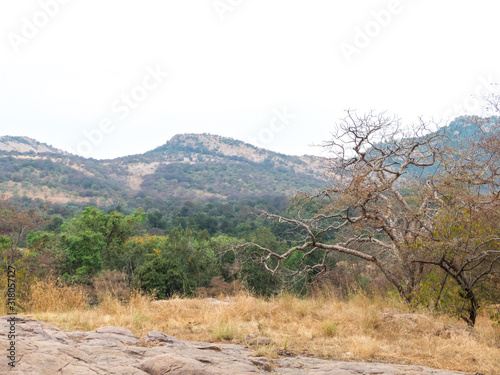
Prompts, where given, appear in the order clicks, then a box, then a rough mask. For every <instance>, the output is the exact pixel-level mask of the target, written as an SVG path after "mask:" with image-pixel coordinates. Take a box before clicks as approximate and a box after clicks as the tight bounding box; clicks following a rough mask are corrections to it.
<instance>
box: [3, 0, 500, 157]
mask: <svg viewBox="0 0 500 375" xmlns="http://www.w3.org/2000/svg"><path fill="white" fill-rule="evenodd" d="M499 13H500V3H499V2H498V1H494V0H489V1H486V0H476V1H474V2H472V1H466V0H453V1H452V0H439V1H430V0H385V1H378V0H369V1H366V0H356V1H352V0H350V1H347V0H345V1H333V0H307V1H306V0H215V1H214V0H140V1H139V0H105V1H103V0H15V1H2V2H0V36H1V37H0V136H1V135H14V136H27V137H31V138H34V139H37V140H38V141H41V142H44V143H48V144H50V145H52V146H54V147H57V148H60V149H63V150H65V151H69V152H72V153H76V154H79V155H82V156H86V157H93V158H96V159H103V158H114V157H119V156H125V155H130V154H137V153H143V152H146V151H148V150H151V149H153V148H155V147H157V146H160V145H162V144H164V143H165V142H167V141H168V140H169V139H170V138H171V137H172V136H174V135H176V134H180V133H210V134H217V135H222V136H226V137H232V138H235V139H239V140H242V141H245V142H248V143H252V144H254V145H255V146H258V147H264V148H267V149H270V150H273V151H277V152H281V153H285V154H291V155H302V154H314V155H320V154H321V152H322V149H321V147H318V146H315V145H318V144H321V143H322V142H323V141H327V140H328V139H330V138H331V133H332V132H333V131H334V128H335V124H336V123H337V122H338V121H339V119H341V118H343V117H344V116H345V114H346V112H345V111H346V110H348V109H350V110H356V111H358V112H359V113H364V112H366V111H369V110H374V111H377V112H382V111H387V112H388V113H389V114H395V115H397V116H399V117H401V119H402V120H403V122H405V123H408V124H410V123H412V122H415V121H416V120H417V119H418V117H420V116H422V117H423V118H424V119H425V120H426V121H432V120H434V121H438V122H439V123H440V124H441V125H445V124H446V123H447V122H449V120H450V119H452V118H454V117H456V116H459V115H464V114H479V115H480V114H481V113H482V99H481V98H482V97H484V96H487V95H489V94H490V93H491V92H492V90H494V88H495V85H494V83H498V82H500V51H499V50H498V42H497V36H498V35H500V23H499V22H498V14H499ZM492 83H493V85H492Z"/></svg>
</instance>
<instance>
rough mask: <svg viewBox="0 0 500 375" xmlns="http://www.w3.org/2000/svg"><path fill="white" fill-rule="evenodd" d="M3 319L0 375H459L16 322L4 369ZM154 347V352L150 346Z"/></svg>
mask: <svg viewBox="0 0 500 375" xmlns="http://www.w3.org/2000/svg"><path fill="white" fill-rule="evenodd" d="M7 319H8V317H2V318H0V352H1V353H3V354H2V356H1V358H0V373H1V374H19V375H21V374H22V375H29V374H33V375H35V374H36V375H43V374H50V375H53V374H62V375H89V374H123V375H146V374H150V375H164V374H171V375H176V374H179V375H180V374H182V375H199V374H208V375H216V374H217V375H219V374H220V375H222V374H224V375H226V374H242V375H243V374H283V375H300V374H310V375H313V374H314V375H322V374H338V375H351V374H353V375H354V374H356V375H359V374H366V375H368V374H370V375H371V374H373V375H374V374H387V375H396V374H397V375H402V374H406V375H417V374H418V375H431V374H433V375H457V374H464V373H460V372H453V371H445V370H434V369H430V368H428V367H423V366H403V365H390V364H379V363H362V362H338V361H327V360H321V359H314V358H304V357H294V358H283V359H280V360H276V361H269V360H267V359H265V358H260V357H252V354H253V352H252V350H250V349H248V348H245V347H243V346H239V345H232V344H210V343H203V342H188V341H181V340H177V339H176V338H175V337H172V336H168V335H166V334H164V333H162V332H156V331H154V332H150V333H149V334H148V335H147V336H146V337H145V338H144V339H143V340H142V342H143V343H144V344H147V346H140V345H141V340H139V338H137V337H136V336H134V334H133V333H132V332H130V331H129V330H127V329H124V328H120V327H102V328H99V329H97V330H96V331H94V332H65V331H62V330H60V329H59V328H57V327H56V326H54V325H51V324H48V323H44V322H40V321H36V320H33V319H27V318H20V317H18V318H17V321H16V324H15V327H16V344H15V349H16V367H15V368H10V367H9V366H8V362H9V359H7V356H6V355H5V354H6V353H8V349H9V346H10V344H9V340H8V339H7V334H8V331H9V323H8V321H7ZM151 345H155V346H151Z"/></svg>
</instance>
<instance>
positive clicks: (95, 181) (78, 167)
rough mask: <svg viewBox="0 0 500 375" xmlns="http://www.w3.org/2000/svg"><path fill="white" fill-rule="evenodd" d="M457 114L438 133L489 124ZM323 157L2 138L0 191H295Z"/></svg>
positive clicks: (187, 194)
mask: <svg viewBox="0 0 500 375" xmlns="http://www.w3.org/2000/svg"><path fill="white" fill-rule="evenodd" d="M476 120H477V121H475V119H474V118H472V117H459V118H456V119H455V120H454V121H452V122H451V123H450V124H449V125H447V126H444V127H442V128H440V129H439V130H438V132H441V133H445V134H447V135H448V139H449V142H451V143H452V144H456V145H459V144H460V143H463V142H467V140H468V139H471V138H477V137H478V136H480V134H483V133H484V132H488V131H490V129H491V125H492V122H493V121H498V119H496V118H494V119H491V121H490V123H488V122H486V121H485V120H484V119H476ZM324 162H325V160H323V159H322V158H318V157H314V156H307V155H304V156H289V155H284V154H280V153H276V152H272V151H269V150H266V149H262V148H258V147H255V146H252V145H250V144H247V143H245V142H242V141H239V140H236V139H232V138H226V137H221V136H218V135H210V134H179V135H176V136H174V137H173V138H172V139H171V140H169V141H168V142H166V143H165V144H164V145H163V146H160V147H158V148H156V149H154V150H151V151H148V152H146V153H144V154H138V155H131V156H126V157H121V158H117V159H111V160H95V159H86V158H83V157H80V156H76V155H71V154H69V153H67V152H64V151H61V150H58V149H56V148H53V147H51V146H48V145H46V144H43V143H40V142H37V141H36V140H33V139H30V138H27V137H10V136H5V137H0V163H1V164H0V165H1V166H0V194H3V195H4V196H6V197H12V196H18V197H23V196H26V197H29V198H40V199H44V200H47V201H49V202H54V203H70V202H74V203H80V204H85V203H88V204H94V205H99V206H108V205H117V204H120V203H123V202H125V203H126V204H127V205H129V206H130V207H141V206H143V204H144V202H145V201H146V200H147V201H148V202H150V203H151V202H155V201H157V202H159V201H165V200H169V199H174V200H178V201H187V200H208V199H216V200H227V199H233V200H234V199H241V198H258V197H260V196H288V197H290V196H292V195H293V194H294V193H296V192H297V191H315V190H316V188H319V187H323V186H324V185H325V184H326V183H327V181H328V178H327V177H326V176H325V174H324V172H325V170H324V168H323V166H324V164H325V163H324Z"/></svg>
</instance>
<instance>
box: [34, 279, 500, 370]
mask: <svg viewBox="0 0 500 375" xmlns="http://www.w3.org/2000/svg"><path fill="white" fill-rule="evenodd" d="M230 302H231V303H230V304H226V305H219V304H214V303H212V302H210V301H209V300H205V299H181V298H173V299H171V300H168V301H160V302H158V301H153V300H152V298H151V297H146V296H142V295H141V294H139V293H135V294H133V295H132V297H131V298H130V301H128V302H127V303H120V302H119V301H118V300H117V299H113V298H103V300H102V303H100V304H99V305H98V306H94V307H89V306H88V305H87V303H86V301H85V298H84V293H83V291H82V290H81V289H79V288H75V287H73V288H69V287H65V288H60V287H57V286H56V285H55V283H54V282H45V283H42V282H38V283H35V284H34V285H33V289H32V302H31V309H30V312H29V313H28V314H25V315H28V316H31V317H33V318H35V319H39V320H43V321H47V322H50V323H52V324H55V325H57V326H59V327H60V328H62V329H65V330H93V329H96V328H99V327H101V326H106V325H113V326H120V327H124V328H128V329H130V330H131V331H133V332H134V333H135V334H136V335H137V336H139V337H143V336H145V335H146V334H147V333H148V332H149V331H161V332H165V333H167V334H169V335H173V336H176V337H177V338H179V339H182V340H191V341H208V342H233V343H242V344H245V342H246V340H245V339H246V337H247V336H248V335H249V334H255V335H257V336H263V337H268V338H270V339H271V340H272V343H271V344H269V345H263V346H254V349H255V352H256V355H265V356H268V357H277V356H278V355H279V352H280V351H282V350H287V351H289V352H292V353H295V354H301V355H310V356H315V357H321V358H330V359H336V360H360V361H373V362H391V363H405V364H419V365H427V366H430V367H435V368H442V369H449V370H458V371H466V372H480V373H484V374H491V375H493V374H498V369H499V368H500V328H498V327H497V328H493V327H492V322H491V321H490V320H489V319H488V318H487V317H486V316H483V317H480V319H479V321H478V322H477V324H476V327H475V333H474V334H469V333H467V332H466V331H463V332H461V331H458V330H457V331H456V332H452V333H446V332H445V327H447V326H450V325H454V326H463V327H465V324H463V323H461V322H459V321H458V320H456V319H452V318H449V317H444V316H440V317H435V316H433V315H431V314H430V313H427V312H425V311H424V312H418V314H413V315H411V316H409V317H408V316H406V317H405V316H403V317H402V318H399V319H398V318H394V317H391V316H392V315H393V314H394V313H396V314H397V313H408V312H409V311H408V308H407V307H406V305H404V304H403V303H402V302H401V301H399V300H397V299H394V298H393V299H389V298H382V297H380V298H375V299H370V298H368V297H366V296H363V295H355V296H353V297H352V298H350V299H349V300H348V301H344V300H339V299H337V298H335V297H334V296H332V295H326V294H325V295H323V296H316V297H314V298H313V297H311V298H304V299H301V298H297V297H294V296H291V295H287V294H282V295H280V296H277V297H274V298H270V299H262V298H256V297H254V296H252V295H250V294H248V293H240V294H239V295H237V296H236V297H232V298H231V299H230ZM384 310H385V311H386V314H385V315H384ZM388 310H391V313H387V311H388Z"/></svg>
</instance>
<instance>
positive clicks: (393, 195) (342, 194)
mask: <svg viewBox="0 0 500 375" xmlns="http://www.w3.org/2000/svg"><path fill="white" fill-rule="evenodd" d="M432 130H433V129H431V125H430V124H427V123H425V122H424V121H422V120H419V122H418V123H417V124H414V125H412V126H410V127H407V128H405V127H403V126H402V125H401V123H400V121H399V120H398V119H397V118H395V117H389V116H386V115H385V114H374V113H373V112H370V113H368V114H366V115H363V116H358V115H357V114H356V113H355V112H352V111H348V112H347V116H346V118H344V119H343V120H342V121H341V122H340V123H338V124H337V127H336V132H335V133H334V134H333V137H332V140H331V141H329V142H327V143H325V144H324V147H326V148H328V149H329V150H330V151H331V152H332V154H333V155H332V156H333V157H332V158H331V159H329V164H328V169H329V171H330V173H331V174H332V175H333V177H332V184H331V185H330V186H328V187H326V188H325V189H323V190H322V191H320V192H318V194H316V195H314V196H310V197H309V199H310V200H319V201H321V205H322V209H321V211H320V212H319V213H316V214H314V215H310V216H305V217H304V216H303V215H302V213H301V209H298V210H297V214H296V215H295V216H294V217H283V216H279V215H274V214H270V213H267V212H263V211H261V212H260V215H261V216H263V217H266V218H269V219H274V220H276V221H278V222H283V223H288V224H289V225H291V226H293V227H294V228H296V229H297V230H298V232H299V233H300V234H301V235H302V238H303V241H302V242H301V243H300V244H299V245H297V246H295V247H292V248H290V249H289V250H288V251H286V252H284V253H282V254H279V253H277V252H275V251H273V250H272V249H268V248H265V247H262V246H260V245H258V244H256V243H246V244H243V245H240V246H239V247H238V248H242V247H249V246H251V247H253V248H255V249H256V250H257V251H259V252H260V254H261V257H260V261H261V263H262V264H263V265H264V267H265V268H266V269H268V270H269V271H271V272H273V273H276V272H277V271H278V269H279V268H280V266H281V264H282V263H283V261H285V260H286V259H288V258H289V257H290V256H291V255H292V254H294V253H296V252H300V253H301V254H302V262H301V266H303V267H302V268H301V269H300V270H299V271H298V272H299V273H302V272H307V271H311V270H316V271H318V272H319V273H321V272H324V271H325V270H326V261H327V258H328V256H329V254H331V253H333V252H337V253H344V254H348V255H351V256H354V257H357V258H360V259H363V260H365V261H368V262H371V263H373V264H375V265H376V266H377V267H378V268H379V269H380V270H381V271H382V272H383V274H384V275H385V276H386V277H387V279H388V280H389V281H390V282H391V283H392V284H393V285H394V286H395V287H396V288H397V290H398V292H399V294H400V295H401V296H402V297H403V298H404V299H405V300H406V301H408V302H412V300H413V298H414V296H415V290H416V288H417V287H418V285H419V281H420V279H421V277H422V273H423V264H422V263H417V262H416V260H417V259H418V258H419V257H418V255H417V253H418V247H417V244H418V239H419V238H420V237H422V236H427V237H428V236H430V235H432V230H433V228H432V223H433V220H434V218H435V217H436V215H437V212H438V210H439V203H440V202H439V200H440V198H439V197H438V196H437V195H436V190H435V188H434V187H433V184H432V176H431V175H430V174H429V173H430V172H429V171H432V167H436V166H437V164H438V163H439V157H438V156H439V155H440V154H441V153H442V147H441V148H440V142H438V141H439V139H440V138H441V137H442V135H441V134H440V133H432V132H431V131H432ZM332 232H333V233H334V235H335V236H336V239H335V241H334V242H333V243H332V241H323V240H322V239H323V238H325V235H326V234H331V233H332ZM339 237H342V238H339ZM319 251H321V252H322V253H323V258H322V261H320V262H318V263H317V264H314V265H307V266H305V264H306V263H307V262H306V260H307V258H308V257H310V256H312V255H313V254H317V252H319Z"/></svg>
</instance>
